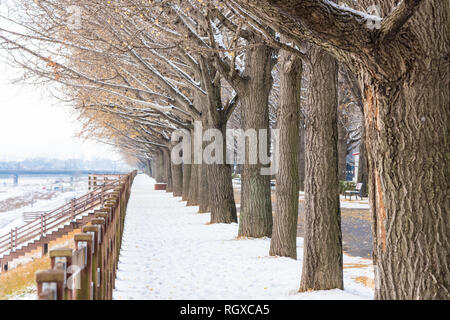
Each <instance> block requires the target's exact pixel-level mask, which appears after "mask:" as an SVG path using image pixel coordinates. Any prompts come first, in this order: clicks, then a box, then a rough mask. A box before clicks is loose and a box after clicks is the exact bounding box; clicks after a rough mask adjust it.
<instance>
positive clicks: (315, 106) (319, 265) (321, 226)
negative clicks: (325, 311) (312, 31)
mask: <svg viewBox="0 0 450 320" xmlns="http://www.w3.org/2000/svg"><path fill="white" fill-rule="evenodd" d="M308 56H309V59H310V62H311V64H310V66H309V72H310V77H309V84H310V85H309V94H308V103H307V106H306V108H305V109H306V110H305V111H306V112H305V113H306V119H305V122H306V139H305V140H306V153H305V154H306V177H305V237H304V245H303V268H302V279H301V284H300V291H308V290H326V289H334V288H339V289H343V286H344V284H343V266H342V234H341V213H340V205H339V180H338V169H337V166H338V158H337V139H338V137H337V134H338V132H337V63H336V60H335V59H334V58H333V57H332V56H330V55H329V54H328V53H326V52H325V51H323V50H322V49H320V48H318V47H313V46H311V47H310V48H309V49H308Z"/></svg>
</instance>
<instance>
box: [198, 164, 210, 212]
mask: <svg viewBox="0 0 450 320" xmlns="http://www.w3.org/2000/svg"><path fill="white" fill-rule="evenodd" d="M206 212H209V188H208V165H207V164H205V163H202V164H200V165H198V213H206Z"/></svg>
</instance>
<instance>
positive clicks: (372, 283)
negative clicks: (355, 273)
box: [355, 276, 375, 289]
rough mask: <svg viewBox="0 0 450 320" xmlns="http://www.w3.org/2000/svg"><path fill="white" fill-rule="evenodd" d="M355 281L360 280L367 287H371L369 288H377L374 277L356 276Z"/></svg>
mask: <svg viewBox="0 0 450 320" xmlns="http://www.w3.org/2000/svg"><path fill="white" fill-rule="evenodd" d="M355 281H356V282H359V283H362V284H363V285H365V286H366V287H369V288H372V289H373V288H375V281H374V280H373V279H370V278H368V277H364V276H361V277H356V278H355Z"/></svg>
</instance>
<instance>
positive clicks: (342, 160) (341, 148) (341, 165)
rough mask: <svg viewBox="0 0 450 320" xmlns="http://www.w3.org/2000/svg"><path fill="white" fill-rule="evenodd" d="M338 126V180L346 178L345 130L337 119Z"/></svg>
mask: <svg viewBox="0 0 450 320" xmlns="http://www.w3.org/2000/svg"><path fill="white" fill-rule="evenodd" d="M337 127H338V172H339V180H343V181H345V180H346V176H347V174H346V171H347V170H346V169H347V130H346V129H345V128H344V125H343V123H342V121H339V116H338V121H337Z"/></svg>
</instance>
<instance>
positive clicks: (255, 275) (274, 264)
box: [113, 174, 373, 299]
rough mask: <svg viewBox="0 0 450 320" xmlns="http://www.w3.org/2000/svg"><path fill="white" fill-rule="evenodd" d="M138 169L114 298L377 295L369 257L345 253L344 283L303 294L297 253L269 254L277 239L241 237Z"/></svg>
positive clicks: (300, 241) (232, 226)
mask: <svg viewBox="0 0 450 320" xmlns="http://www.w3.org/2000/svg"><path fill="white" fill-rule="evenodd" d="M153 186H154V180H153V179H151V178H149V177H147V176H145V175H142V174H141V175H138V176H137V177H136V179H135V181H134V184H133V187H132V192H131V197H130V201H129V204H128V209H127V216H126V220H125V230H124V235H123V243H122V249H121V253H120V257H119V268H118V273H117V279H116V289H115V291H114V295H113V298H114V299H373V289H371V288H369V287H366V286H364V285H363V284H361V283H360V282H357V281H356V280H355V278H357V277H369V278H372V279H373V268H372V267H371V265H370V260H367V259H362V258H357V257H350V256H347V255H345V256H344V265H348V266H349V267H348V268H345V269H344V286H345V290H343V291H342V290H338V289H336V290H327V291H316V292H307V293H298V292H297V291H298V287H299V284H300V275H301V266H302V257H303V254H302V248H303V239H302V238H297V250H298V251H297V255H298V257H299V258H298V259H297V260H293V259H289V258H280V257H270V256H269V255H268V252H269V246H270V239H246V240H237V239H236V236H237V231H238V225H237V224H236V223H234V224H212V225H209V224H208V222H209V220H210V214H198V213H197V210H198V207H186V203H185V202H182V201H181V198H174V197H173V196H172V195H171V194H169V193H166V192H165V191H155V190H154V189H153Z"/></svg>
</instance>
